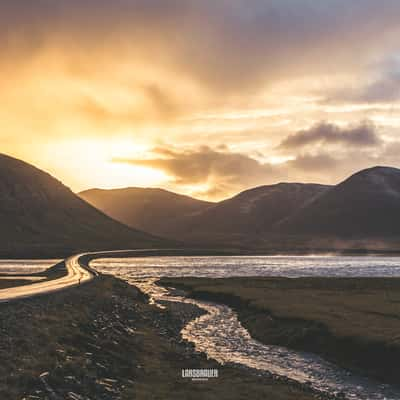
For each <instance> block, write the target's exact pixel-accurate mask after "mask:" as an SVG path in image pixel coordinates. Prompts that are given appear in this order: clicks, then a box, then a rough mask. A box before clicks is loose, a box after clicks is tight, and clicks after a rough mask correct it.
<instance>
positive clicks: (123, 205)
mask: <svg viewBox="0 0 400 400" xmlns="http://www.w3.org/2000/svg"><path fill="white" fill-rule="evenodd" d="M79 196H80V197H81V198H82V199H84V200H86V201H87V202H88V203H90V204H92V205H93V206H94V207H96V208H98V209H99V210H101V211H103V212H104V213H105V214H107V215H109V216H111V217H112V218H114V219H116V220H117V221H120V222H122V223H124V224H126V225H129V226H132V227H135V228H138V229H142V230H144V231H146V232H150V233H152V234H155V235H161V236H169V237H174V236H175V232H174V229H175V226H176V225H177V224H178V223H180V222H178V221H181V220H182V219H185V218H187V217H190V216H191V215H193V214H196V213H198V212H200V211H203V210H205V209H207V208H208V207H210V206H212V205H213V204H214V203H210V202H207V201H201V200H197V199H193V198H191V197H189V196H183V195H180V194H176V193H172V192H169V191H167V190H163V189H155V188H136V187H131V188H124V189H110V190H103V189H89V190H86V191H83V192H81V193H79Z"/></svg>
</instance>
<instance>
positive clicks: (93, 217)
mask: <svg viewBox="0 0 400 400" xmlns="http://www.w3.org/2000/svg"><path fill="white" fill-rule="evenodd" d="M159 244H161V240H160V239H158V238H155V237H152V236H151V235H148V234H146V233H143V232H140V231H136V230H133V229H131V228H128V227H127V226H124V225H122V224H120V223H119V222H117V221H114V220H113V219H111V218H109V217H108V216H106V215H104V214H103V213H102V212H100V211H99V210H97V209H95V208H94V207H92V206H91V205H89V204H88V203H86V202H85V201H84V200H82V199H80V198H79V197H78V196H76V195H75V194H74V193H72V191H71V190H70V189H68V188H67V187H66V186H64V185H63V184H62V183H61V182H59V181H58V180H56V179H55V178H53V177H52V176H50V175H49V174H47V173H45V172H43V171H41V170H39V169H37V168H35V167H33V166H32V165H29V164H27V163H25V162H23V161H20V160H17V159H15V158H12V157H9V156H6V155H2V154H0V254H1V255H2V256H16V257H22V256H25V257H34V256H42V257H47V256H49V257H50V256H51V257H61V256H64V255H66V254H69V253H71V252H76V251H81V250H98V249H120V248H134V247H143V246H155V245H159Z"/></svg>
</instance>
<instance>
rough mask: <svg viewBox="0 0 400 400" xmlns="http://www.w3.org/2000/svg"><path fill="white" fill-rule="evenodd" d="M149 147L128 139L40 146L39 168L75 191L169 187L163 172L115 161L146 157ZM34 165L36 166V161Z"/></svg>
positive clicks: (168, 178) (80, 140)
mask: <svg viewBox="0 0 400 400" xmlns="http://www.w3.org/2000/svg"><path fill="white" fill-rule="evenodd" d="M150 148H151V146H149V145H146V144H142V143H135V141H134V140H133V139H125V138H120V139H118V138H113V139H100V138H85V139H78V140H76V139H74V140H71V141H67V140H65V141H62V142H60V141H58V142H57V144H56V145H53V144H51V143H49V144H48V145H47V146H44V147H43V146H41V160H40V165H38V163H36V165H38V166H39V167H42V168H44V169H45V170H47V171H51V174H52V175H54V176H63V177H64V179H65V182H66V183H68V186H70V187H71V189H72V190H73V191H75V192H79V191H81V190H85V189H89V188H93V187H96V188H104V189H114V188H120V187H128V186H139V187H154V186H160V185H163V184H166V183H168V182H169V181H170V179H171V178H170V177H169V176H168V175H167V174H166V173H164V172H163V171H161V170H158V169H154V168H149V167H141V166H135V165H129V164H125V163H118V162H115V161H113V160H115V159H118V158H124V157H129V158H135V157H137V158H143V156H144V155H146V154H147V152H148V151H150ZM31 155H32V154H31ZM32 162H33V163H34V164H35V160H32Z"/></svg>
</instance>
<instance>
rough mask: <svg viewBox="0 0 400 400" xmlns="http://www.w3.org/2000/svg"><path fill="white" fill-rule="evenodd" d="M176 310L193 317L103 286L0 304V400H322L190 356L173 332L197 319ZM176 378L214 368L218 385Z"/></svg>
mask: <svg viewBox="0 0 400 400" xmlns="http://www.w3.org/2000/svg"><path fill="white" fill-rule="evenodd" d="M52 273H54V274H56V273H57V270H56V271H54V270H53V271H52ZM182 307H191V308H190V309H189V310H188V309H185V310H186V311H185V312H180V311H179V307H178V309H174V308H169V309H167V310H166V311H164V310H160V309H158V308H156V307H155V306H153V305H150V304H148V302H147V298H146V297H145V296H144V295H143V294H142V293H141V292H139V291H138V290H137V289H136V288H134V287H132V286H129V285H128V284H126V283H124V282H123V281H121V280H118V279H116V278H112V277H109V276H101V277H100V278H98V279H96V280H95V281H93V282H91V283H88V284H84V285H81V286H80V287H76V288H72V289H69V290H66V291H62V292H57V293H53V294H51V295H49V296H42V297H37V298H32V299H25V300H21V301H16V302H13V303H5V304H0V359H1V361H2V362H1V363H0V398H1V399H8V400H14V399H22V398H25V399H27V400H28V399H43V400H44V399H69V398H71V399H72V398H82V399H88V398H89V399H96V400H103V399H104V400H109V399H122V400H132V399H143V400H151V399H163V400H168V399H178V400H179V399H182V400H183V399H185V400H186V399H188V400H191V399H192V400H202V399H205V398H207V399H211V400H212V399H220V400H225V399H238V400H239V399H246V400H247V399H249V398H251V399H269V400H311V399H315V398H320V397H316V396H315V395H314V394H312V393H310V392H309V391H307V389H302V388H301V387H297V386H294V385H292V384H288V383H284V382H280V381H275V380H273V379H269V378H266V377H260V376H257V375H256V374H254V373H251V372H249V371H246V370H242V369H238V368H233V367H229V366H223V367H221V366H219V365H217V363H216V362H214V361H212V360H207V359H206V357H205V356H204V355H202V354H199V353H195V352H194V350H193V349H192V347H191V346H190V345H188V344H187V343H186V342H182V341H181V339H180V336H179V331H180V329H181V328H182V327H183V325H184V324H185V323H186V322H187V319H188V318H189V317H188V314H192V315H191V317H194V316H196V315H198V313H199V311H198V310H197V309H192V308H193V307H192V306H190V305H182ZM182 368H218V369H219V372H220V377H219V378H218V379H216V380H215V381H208V382H203V383H199V382H197V383H195V382H192V381H188V380H184V379H183V378H181V369H182ZM71 393H73V394H75V395H77V396H80V397H73V395H71Z"/></svg>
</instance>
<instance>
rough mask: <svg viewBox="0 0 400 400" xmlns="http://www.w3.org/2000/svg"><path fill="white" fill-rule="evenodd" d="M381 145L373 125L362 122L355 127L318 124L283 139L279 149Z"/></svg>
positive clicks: (325, 123)
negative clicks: (337, 145)
mask: <svg viewBox="0 0 400 400" xmlns="http://www.w3.org/2000/svg"><path fill="white" fill-rule="evenodd" d="M380 143H381V140H380V139H379V137H378V134H377V132H376V129H375V127H374V125H372V124H371V123H369V122H363V123H361V124H359V125H357V126H348V127H344V128H343V127H340V126H337V125H335V124H332V123H327V122H320V123H318V124H316V125H314V126H313V127H311V128H310V129H306V130H301V131H298V132H296V133H295V134H292V135H289V136H288V137H287V138H286V139H284V140H283V141H282V142H281V144H280V145H279V148H281V149H285V150H292V149H300V148H302V147H306V146H310V145H329V144H335V145H336V144H339V145H345V146H351V147H355V146H357V147H372V146H377V145H379V144H380Z"/></svg>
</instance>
